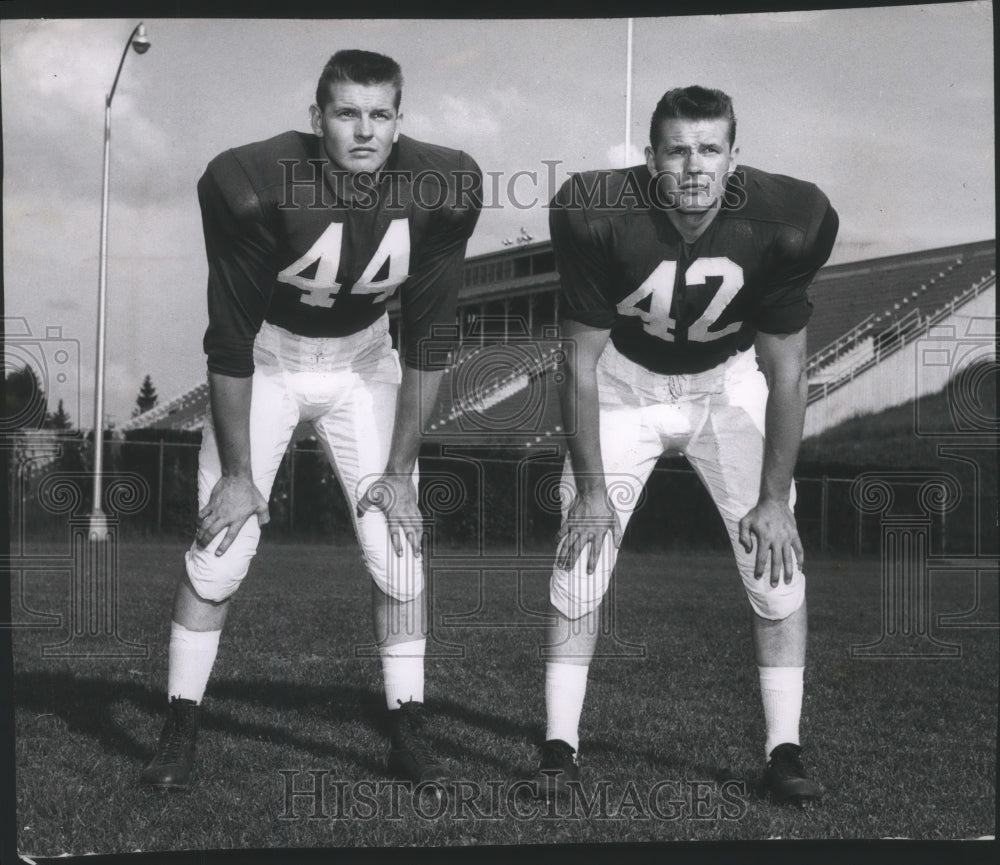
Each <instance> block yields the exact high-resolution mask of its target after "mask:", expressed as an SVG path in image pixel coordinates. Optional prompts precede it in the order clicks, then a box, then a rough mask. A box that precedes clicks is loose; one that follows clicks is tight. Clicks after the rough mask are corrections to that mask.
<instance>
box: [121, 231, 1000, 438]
mask: <svg viewBox="0 0 1000 865" xmlns="http://www.w3.org/2000/svg"><path fill="white" fill-rule="evenodd" d="M557 289H558V276H557V274H556V269H555V257H554V255H553V252H552V244H551V242H549V241H538V242H534V241H532V240H531V239H530V237H529V236H527V235H522V236H521V237H520V238H518V242H517V243H515V244H511V245H510V246H507V247H506V248H504V249H501V250H498V251H496V252H491V253H486V254H484V255H478V256H474V257H471V258H469V259H468V260H467V261H466V263H465V273H464V284H463V289H462V292H461V295H460V299H459V310H458V319H457V321H456V325H455V329H454V330H453V331H452V333H451V334H442V336H445V337H452V336H454V335H455V334H456V332H457V336H458V338H459V348H458V350H457V352H456V353H455V357H454V360H453V363H452V366H451V369H450V372H449V377H448V378H447V379H446V380H445V383H444V384H443V386H442V396H441V400H440V403H439V412H440V414H439V417H438V418H436V419H435V420H434V421H433V422H432V423H431V424H430V435H431V437H432V438H433V437H435V436H442V435H443V436H449V435H452V434H454V433H463V432H464V433H470V434H477V433H478V434H480V435H482V434H484V433H490V434H494V435H497V434H499V435H506V436H508V437H514V438H518V439H520V440H522V441H523V443H525V444H528V445H530V444H531V443H532V442H533V441H540V440H542V439H543V437H545V436H548V435H552V434H553V433H559V432H562V431H563V430H562V428H561V425H560V417H559V412H558V406H557V404H556V402H555V399H554V397H553V394H554V388H553V387H551V386H550V385H551V384H552V381H551V380H552V378H553V376H554V375H555V374H558V369H559V365H560V363H561V362H562V360H563V359H564V355H563V353H562V351H561V350H560V348H559V344H558V339H557V328H556V323H557V321H558V318H559V295H558V290H557ZM810 298H811V300H812V301H813V305H814V312H813V316H812V319H811V320H810V323H809V328H808V332H807V337H808V343H807V350H808V353H809V360H808V366H807V371H808V377H809V405H808V409H807V413H806V422H805V435H806V437H809V436H812V435H816V434H818V433H820V432H823V431H824V430H826V429H828V428H830V427H832V426H835V425H836V424H838V423H840V422H842V421H844V420H847V419H848V418H851V417H857V416H860V415H865V414H871V413H875V412H879V411H882V410H884V409H886V408H891V407H892V406H896V405H900V404H903V403H905V402H907V401H909V400H912V399H915V398H916V397H918V396H921V395H923V394H926V393H933V392H936V391H939V390H941V388H942V387H944V386H945V385H946V384H947V383H948V381H949V380H950V379H951V378H952V377H953V376H954V375H955V373H957V372H958V371H959V370H960V369H962V368H964V367H965V366H968V365H969V364H971V363H975V362H979V361H983V360H987V359H993V358H995V357H996V241H995V240H986V241H980V242H976V243H967V244H961V245H958V246H948V247H942V248H938V249H930V250H925V251H921V252H912V253H906V254H903V255H894V256H888V257H884V258H875V259H869V260H866V261H855V262H850V263H847V264H836V265H830V266H827V267H824V268H823V269H822V270H821V271H820V272H819V274H818V275H817V277H816V279H815V281H814V282H813V287H812V289H811V290H810ZM389 312H390V317H391V320H392V322H393V336H394V339H396V340H397V341H398V337H399V332H398V331H399V326H400V323H399V299H398V297H397V298H395V299H393V301H391V303H390V306H389ZM207 410H208V385H207V383H200V384H198V385H196V386H195V387H193V388H192V389H191V390H189V391H187V392H186V393H184V394H181V395H180V396H178V397H176V398H174V399H171V400H169V401H166V402H164V403H162V404H161V405H157V406H155V407H154V408H152V409H151V410H149V411H147V412H144V413H143V414H140V415H137V416H135V417H133V418H130V419H129V420H128V422H126V423H124V424H122V426H121V427H120V428H119V431H120V432H127V431H129V430H137V429H181V430H197V429H200V428H201V426H202V424H203V423H204V419H205V413H206V411H207Z"/></svg>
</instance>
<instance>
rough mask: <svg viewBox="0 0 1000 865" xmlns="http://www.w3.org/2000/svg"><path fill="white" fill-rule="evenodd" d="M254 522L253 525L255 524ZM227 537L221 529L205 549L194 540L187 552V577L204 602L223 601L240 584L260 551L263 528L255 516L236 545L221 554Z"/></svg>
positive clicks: (185, 561) (249, 521) (248, 522)
mask: <svg viewBox="0 0 1000 865" xmlns="http://www.w3.org/2000/svg"><path fill="white" fill-rule="evenodd" d="M251 522H252V523H253V524H254V525H253V526H252V527H251V526H250V523H251ZM254 529H256V531H254ZM225 536H226V535H225V532H220V533H219V534H218V535H217V536H216V537H215V538H213V539H212V542H211V543H210V544H209V545H208V546H207V547H204V548H202V547H199V546H198V545H197V543H193V544H191V548H190V549H189V550H188V551H187V552H186V553H185V554H184V566H185V568H186V569H187V576H188V580H189V581H190V582H191V587H192V588H193V589H194V591H195V594H196V595H198V597H199V598H201V599H202V600H203V601H212V602H214V603H217V602H219V601H224V600H226V598H228V597H230V596H231V595H232V594H234V593H235V592H236V590H237V589H238V588H239V587H240V583H242V582H243V578H244V577H245V576H246V575H247V571H248V570H249V569H250V562H251V560H252V559H253V557H254V555H255V554H256V552H257V541H258V540H259V539H260V529H259V527H257V525H256V518H255V517H251V518H250V519H249V520H248V521H247V525H245V526H244V527H243V531H241V532H240V534H239V537H237V539H236V540H235V541H234V542H233V545H232V546H231V547H230V548H229V549H228V550H226V552H225V553H223V554H222V555H221V556H217V555H215V550H216V548H217V547H218V546H219V544H220V543H222V539H223V538H224V537H225Z"/></svg>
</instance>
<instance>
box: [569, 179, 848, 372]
mask: <svg viewBox="0 0 1000 865" xmlns="http://www.w3.org/2000/svg"><path fill="white" fill-rule="evenodd" d="M651 182H652V178H651V176H650V173H649V171H648V169H647V168H646V166H644V165H643V166H636V167H633V168H629V169H620V170H609V171H591V172H585V173H582V174H576V175H573V176H572V177H570V179H569V180H567V181H566V183H564V184H563V186H562V188H561V189H560V190H559V192H558V194H557V195H556V197H555V198H554V199H553V201H552V204H551V210H550V213H549V225H550V229H551V233H552V245H553V249H554V251H555V256H556V265H557V267H558V270H559V278H560V287H561V298H562V307H561V314H562V315H563V316H564V317H565V318H568V319H571V320H573V321H578V322H580V323H582V324H585V325H589V326H591V327H597V328H603V329H609V330H610V331H611V340H612V341H613V343H614V345H615V347H616V348H617V349H618V351H620V352H621V353H622V354H623V355H625V356H626V357H628V358H629V359H631V360H633V361H635V362H636V363H638V364H641V365H642V366H644V367H646V368H647V369H649V370H652V371H654V372H658V373H665V374H679V373H692V372H702V371H704V370H707V369H711V368H712V367H714V366H716V365H718V364H720V363H722V362H723V361H724V360H725V359H726V358H727V357H730V356H731V355H733V354H735V353H736V352H738V351H742V350H744V349H747V348H749V347H750V346H751V345H753V341H754V337H755V335H756V334H757V332H758V331H763V332H764V333H794V332H796V331H798V330H800V329H801V328H803V327H804V326H805V325H806V322H807V321H808V320H809V315H810V313H811V312H812V305H811V303H810V302H809V298H808V296H807V294H806V289H807V287H808V286H809V283H810V282H811V281H812V279H813V277H814V276H815V274H816V271H817V270H819V268H820V267H821V266H822V265H823V263H824V262H825V261H826V260H827V258H828V257H829V255H830V251H831V249H832V248H833V242H834V239H835V238H836V236H837V228H838V219H837V213H836V211H835V210H834V209H833V207H831V205H830V202H829V201H828V200H827V198H826V196H825V195H824V194H823V193H822V192H821V191H820V190H819V189H818V188H817V187H816V186H814V185H813V184H811V183H805V182H803V181H800V180H796V179H794V178H791V177H785V176H783V175H777V174H768V173H766V172H763V171H759V170H757V169H754V168H750V167H746V166H738V167H737V168H736V170H735V172H734V173H733V176H732V177H731V179H730V181H729V183H728V184H727V187H726V191H725V195H724V197H723V204H722V206H721V208H720V210H719V212H718V213H717V214H716V217H715V219H714V220H713V221H712V223H711V224H710V225H709V227H708V228H707V229H706V230H705V231H704V233H703V234H702V235H701V236H700V237H699V238H698V239H697V240H696V241H695V242H694V243H691V244H688V243H686V242H685V241H684V239H683V238H682V237H681V235H680V234H679V233H678V231H677V229H676V228H674V226H673V224H672V223H671V222H670V220H669V218H668V216H667V214H666V212H665V211H664V210H663V209H662V207H656V206H654V205H653V204H651V202H655V201H656V192H655V187H654V186H651Z"/></svg>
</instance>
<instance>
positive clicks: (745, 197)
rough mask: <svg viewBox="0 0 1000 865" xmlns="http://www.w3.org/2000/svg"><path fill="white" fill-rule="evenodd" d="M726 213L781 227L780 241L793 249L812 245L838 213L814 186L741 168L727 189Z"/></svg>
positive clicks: (780, 175) (746, 166) (778, 175)
mask: <svg viewBox="0 0 1000 865" xmlns="http://www.w3.org/2000/svg"><path fill="white" fill-rule="evenodd" d="M725 208H726V210H727V211H728V212H729V213H730V214H731V215H733V216H736V217H737V218H743V219H747V220H750V221H752V222H757V223H770V224H771V225H776V226H778V227H779V231H778V235H777V236H778V238H779V239H780V240H781V241H783V245H785V246H786V248H788V251H791V248H794V247H801V246H803V245H804V246H809V245H811V244H812V243H813V242H814V241H815V239H816V235H817V232H819V231H820V229H821V227H822V226H823V225H825V224H828V223H829V222H830V220H831V216H832V218H833V219H834V220H835V219H836V214H835V212H834V211H833V208H832V207H831V205H830V200H829V199H828V198H827V197H826V195H825V194H824V192H823V191H822V190H821V189H820V188H819V187H818V186H816V184H814V183H810V182H808V181H805V180H799V179H797V178H795V177H789V176H787V175H784V174H772V173H770V172H767V171H761V170H760V169H757V168H751V167H750V166H748V165H738V166H737V167H736V169H735V171H734V172H733V177H732V178H731V179H730V182H729V184H728V186H727V187H726V202H725Z"/></svg>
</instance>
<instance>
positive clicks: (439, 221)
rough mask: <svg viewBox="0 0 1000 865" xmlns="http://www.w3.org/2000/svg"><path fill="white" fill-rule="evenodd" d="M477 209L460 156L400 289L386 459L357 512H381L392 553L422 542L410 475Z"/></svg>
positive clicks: (475, 171)
mask: <svg viewBox="0 0 1000 865" xmlns="http://www.w3.org/2000/svg"><path fill="white" fill-rule="evenodd" d="M426 200H433V198H431V197H428V198H427V199H426ZM481 208H482V172H481V171H480V170H479V166H478V165H476V163H475V162H474V161H473V160H472V159H470V158H469V157H467V156H465V154H463V155H462V161H461V162H460V163H459V165H458V166H457V171H456V172H455V173H454V175H453V187H452V189H451V190H450V191H449V199H448V202H447V204H446V205H445V206H444V207H442V208H441V209H440V210H439V211H438V212H436V213H435V214H433V215H432V217H431V218H432V219H433V223H434V224H433V225H432V226H431V230H430V231H429V233H428V236H427V237H426V238H425V240H424V242H423V244H422V245H421V248H420V249H419V250H418V251H416V254H415V262H414V265H413V270H412V272H411V274H410V276H409V277H408V278H407V280H406V283H405V284H404V285H403V287H402V289H401V304H400V306H401V315H402V319H403V328H402V333H403V346H402V356H403V364H402V366H403V377H402V383H401V385H400V389H399V396H398V398H397V402H396V421H395V424H394V426H393V430H392V442H391V444H390V448H389V457H388V460H387V461H386V467H385V471H384V473H383V474H382V477H381V478H379V479H378V480H377V481H375V482H374V483H373V484H372V485H371V486H370V487H369V488H368V491H367V492H366V493H365V495H364V496H363V497H362V498H361V500H360V501H359V502H358V508H357V512H358V516H360V515H361V514H363V513H364V512H365V511H366V510H367V509H368V508H370V507H377V508H379V509H380V510H382V511H383V512H384V513H385V515H386V521H387V523H388V525H389V536H390V539H391V542H392V545H393V549H394V550H395V552H396V554H397V555H402V553H403V543H404V541H405V542H406V543H409V545H410V547H411V548H412V549H413V551H414V552H419V550H420V546H421V544H422V543H423V518H422V516H421V514H420V508H419V504H418V501H417V493H416V490H415V489H414V486H413V470H414V467H415V466H416V462H417V457H418V456H419V454H420V444H421V441H422V440H423V423H424V422H425V421H426V420H427V419H428V418H430V417H431V416H432V415H433V412H434V408H435V405H436V404H437V397H438V391H439V389H440V387H441V379H442V378H443V377H444V368H445V361H444V356H445V355H446V354H447V350H446V347H445V346H443V345H440V337H438V338H437V339H435V327H437V326H439V325H453V324H454V322H455V314H456V310H457V307H458V290H459V288H460V287H461V284H462V270H463V264H464V262H465V250H466V246H467V244H468V241H469V237H470V236H471V235H472V232H473V230H474V229H475V226H476V222H477V221H478V219H479V213H480V211H481Z"/></svg>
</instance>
